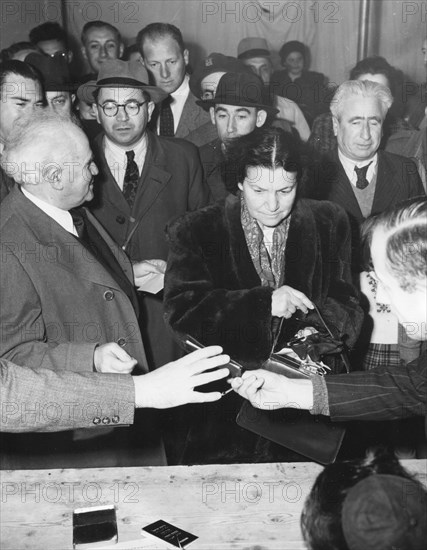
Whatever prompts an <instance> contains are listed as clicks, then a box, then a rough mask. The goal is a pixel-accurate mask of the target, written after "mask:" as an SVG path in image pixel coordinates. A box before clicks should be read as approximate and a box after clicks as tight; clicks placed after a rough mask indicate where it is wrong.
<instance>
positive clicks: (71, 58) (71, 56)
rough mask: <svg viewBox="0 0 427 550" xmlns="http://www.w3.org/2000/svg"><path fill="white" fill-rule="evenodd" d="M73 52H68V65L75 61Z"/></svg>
mask: <svg viewBox="0 0 427 550" xmlns="http://www.w3.org/2000/svg"><path fill="white" fill-rule="evenodd" d="M73 55H74V54H73V52H72V51H71V50H68V51H67V61H68V63H71V61H72V60H73Z"/></svg>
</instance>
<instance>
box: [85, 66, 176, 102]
mask: <svg viewBox="0 0 427 550" xmlns="http://www.w3.org/2000/svg"><path fill="white" fill-rule="evenodd" d="M148 82H149V78H148V73H147V69H146V68H145V67H144V65H142V63H141V62H140V61H122V60H121V59H108V60H106V61H104V63H102V64H101V68H100V71H99V73H98V79H97V80H90V81H89V82H86V83H84V84H82V85H81V86H79V89H78V90H77V95H78V97H79V99H81V100H83V101H86V102H87V103H94V102H95V97H94V93H95V92H96V90H99V88H139V89H141V90H144V91H145V92H147V94H148V95H149V96H150V99H151V101H153V102H154V103H160V102H161V101H163V100H164V99H165V98H166V97H167V96H168V94H167V93H166V92H164V91H163V90H162V89H161V88H158V87H157V86H150V85H149V84H148Z"/></svg>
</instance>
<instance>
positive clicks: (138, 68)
mask: <svg viewBox="0 0 427 550" xmlns="http://www.w3.org/2000/svg"><path fill="white" fill-rule="evenodd" d="M79 93H80V94H83V95H85V96H87V97H88V99H90V101H91V102H95V103H96V109H97V116H98V121H99V122H100V124H101V126H102V128H103V133H102V134H100V135H99V136H98V137H97V139H96V140H95V141H94V143H93V151H94V153H95V159H96V162H97V165H98V168H99V174H98V176H97V177H96V179H95V199H94V201H93V203H92V204H91V210H92V212H93V213H94V214H95V216H96V217H97V218H98V220H99V221H100V222H101V223H102V225H103V226H104V227H105V228H106V229H107V231H108V232H109V233H110V235H111V236H112V237H113V239H114V240H115V241H116V243H117V244H119V245H120V246H121V247H122V248H123V249H125V250H126V252H127V253H128V255H129V257H130V259H131V260H132V262H139V264H138V267H137V269H136V272H137V275H138V276H140V280H141V281H143V280H146V279H147V277H148V276H151V274H153V273H154V274H155V275H162V273H163V272H164V269H165V266H166V258H167V253H168V245H167V243H166V238H165V235H164V228H165V226H166V224H167V222H168V221H169V220H170V219H171V218H172V217H174V216H177V215H179V214H183V213H184V212H187V211H188V210H196V209H198V208H201V207H203V206H205V205H206V204H207V203H208V202H209V198H210V195H209V189H208V187H207V186H206V184H204V183H203V180H202V168H201V164H200V160H199V155H198V151H197V148H196V147H195V146H194V145H193V144H192V143H189V142H186V141H184V140H181V139H173V140H171V139H166V138H163V137H158V136H156V135H155V134H154V133H152V132H150V131H149V130H147V124H148V122H149V120H150V117H151V114H152V112H153V110H154V105H155V104H157V103H159V102H161V101H162V100H163V99H164V98H165V97H166V94H165V92H164V91H163V90H161V89H160V88H158V87H156V86H149V85H148V74H147V71H146V69H145V68H144V67H143V66H142V65H141V63H139V62H137V61H129V62H126V61H120V60H110V61H105V62H104V63H103V64H102V66H101V70H100V73H99V76H98V80H97V81H91V82H88V83H86V84H83V85H82V86H81V87H80V88H79ZM143 292H144V293H143ZM143 292H140V294H139V298H140V305H141V308H142V318H143V319H144V325H143V326H141V329H142V330H143V334H144V341H145V343H146V346H147V348H148V349H147V352H148V355H149V362H150V365H151V366H153V367H158V366H160V365H162V364H164V363H167V362H168V361H171V360H173V359H176V357H177V354H178V353H179V350H178V348H177V345H176V344H175V343H174V341H173V339H172V336H171V335H170V334H169V332H168V331H167V329H166V326H165V324H164V321H163V307H162V296H161V294H157V295H156V294H153V293H151V294H149V293H148V292H145V291H143Z"/></svg>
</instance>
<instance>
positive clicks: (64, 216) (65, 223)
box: [21, 186, 78, 237]
mask: <svg viewBox="0 0 427 550" xmlns="http://www.w3.org/2000/svg"><path fill="white" fill-rule="evenodd" d="M21 191H22V193H23V195H25V196H26V197H27V199H28V200H30V201H31V202H32V203H34V204H35V205H36V206H37V207H38V208H40V210H43V212H44V213H45V214H47V215H48V216H49V217H50V218H52V219H53V220H55V221H56V223H59V225H60V226H61V227H62V228H64V229H65V231H68V232H69V233H72V234H73V235H75V236H76V237H77V236H78V235H77V231H76V228H75V227H74V223H73V218H72V217H71V214H70V213H69V212H68V210H62V208H58V207H57V206H53V205H52V204H49V203H47V202H45V201H43V200H42V199H39V198H38V197H35V196H34V195H33V194H31V193H29V192H28V191H27V190H26V189H24V187H22V186H21Z"/></svg>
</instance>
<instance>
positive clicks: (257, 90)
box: [200, 72, 277, 200]
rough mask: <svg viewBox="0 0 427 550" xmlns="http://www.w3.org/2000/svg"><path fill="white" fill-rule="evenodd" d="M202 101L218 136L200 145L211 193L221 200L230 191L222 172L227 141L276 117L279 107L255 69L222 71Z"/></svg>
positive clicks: (247, 132) (245, 133) (249, 131)
mask: <svg viewBox="0 0 427 550" xmlns="http://www.w3.org/2000/svg"><path fill="white" fill-rule="evenodd" d="M200 103H202V102H200ZM203 105H204V106H205V107H206V108H209V114H210V117H211V121H212V124H213V125H214V126H215V127H216V131H217V134H218V137H217V138H216V139H215V140H213V141H211V142H210V143H207V144H206V145H203V147H200V158H201V161H202V165H203V170H204V175H205V180H206V182H207V184H208V185H209V188H210V191H211V193H212V196H213V198H214V199H215V200H220V199H223V198H225V196H226V195H227V190H226V188H225V185H224V182H223V179H222V176H221V163H222V162H223V161H224V159H225V155H224V153H225V150H226V147H227V141H229V140H230V139H234V138H237V137H239V136H244V135H247V134H250V133H251V132H253V131H254V130H255V128H260V127H261V126H263V125H264V124H265V122H266V120H267V118H268V117H269V116H270V118H271V117H274V115H275V114H276V113H277V109H274V108H273V107H272V105H271V104H269V103H268V101H267V100H266V99H265V98H264V93H263V86H262V82H261V79H260V78H258V77H257V76H256V75H254V74H253V73H234V72H228V73H225V74H223V76H221V78H220V80H219V82H218V87H217V88H216V91H215V93H212V96H211V99H206V100H204V101H203Z"/></svg>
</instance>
